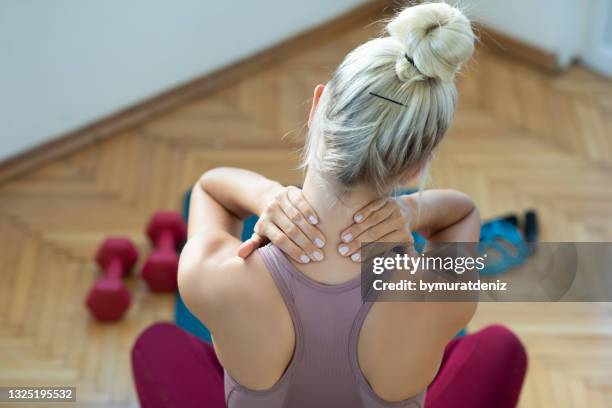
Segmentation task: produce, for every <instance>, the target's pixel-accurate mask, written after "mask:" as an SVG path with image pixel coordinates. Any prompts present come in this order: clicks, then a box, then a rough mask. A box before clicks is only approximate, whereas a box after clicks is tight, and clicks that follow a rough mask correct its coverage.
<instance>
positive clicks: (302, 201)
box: [287, 187, 319, 225]
mask: <svg viewBox="0 0 612 408" xmlns="http://www.w3.org/2000/svg"><path fill="white" fill-rule="evenodd" d="M287 197H288V198H289V201H290V202H291V204H293V205H294V206H295V208H297V210H298V211H299V212H300V213H302V215H303V216H304V218H305V219H307V220H308V223H309V224H311V225H316V224H318V223H319V217H318V215H317V213H316V212H315V210H314V209H313V208H312V207H311V206H310V204H309V203H308V201H307V200H306V197H304V194H302V190H300V189H299V188H296V187H289V188H288V190H287Z"/></svg>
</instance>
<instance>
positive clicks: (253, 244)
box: [236, 233, 265, 259]
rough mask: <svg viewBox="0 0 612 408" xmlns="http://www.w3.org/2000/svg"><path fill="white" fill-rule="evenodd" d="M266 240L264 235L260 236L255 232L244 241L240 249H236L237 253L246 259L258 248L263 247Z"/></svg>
mask: <svg viewBox="0 0 612 408" xmlns="http://www.w3.org/2000/svg"><path fill="white" fill-rule="evenodd" d="M264 242H265V240H264V238H263V237H261V236H259V235H258V234H256V233H253V235H252V236H251V238H249V239H247V240H246V241H244V242H243V243H242V244H240V246H239V247H238V249H237V250H236V255H237V256H239V257H240V258H242V259H246V258H247V257H248V256H249V255H251V253H253V251H255V250H256V249H257V248H259V247H261V246H262V245H263V244H264Z"/></svg>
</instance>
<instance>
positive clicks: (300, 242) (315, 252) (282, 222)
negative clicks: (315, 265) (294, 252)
mask: <svg viewBox="0 0 612 408" xmlns="http://www.w3.org/2000/svg"><path fill="white" fill-rule="evenodd" d="M272 221H273V223H274V224H275V225H276V226H277V227H278V228H279V229H280V230H281V231H282V232H283V233H285V235H287V237H288V238H289V239H290V240H291V241H293V243H295V244H296V245H297V246H298V247H299V248H301V249H302V250H303V251H304V252H305V253H306V255H308V257H309V258H310V259H311V260H313V261H321V260H323V253H322V252H321V251H320V250H319V248H317V247H316V246H315V245H314V243H313V242H312V241H311V240H310V239H309V238H308V237H307V236H306V235H305V234H304V233H303V232H302V230H301V229H300V227H298V226H297V225H296V224H295V223H294V222H293V221H292V220H290V219H289V217H287V215H286V214H285V213H284V212H282V213H281V214H278V213H277V214H275V215H274V218H273V220H272Z"/></svg>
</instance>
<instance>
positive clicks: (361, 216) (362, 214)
mask: <svg viewBox="0 0 612 408" xmlns="http://www.w3.org/2000/svg"><path fill="white" fill-rule="evenodd" d="M388 201H389V197H384V198H380V199H378V200H374V201H372V202H370V203H368V204H367V205H365V206H364V207H363V208H360V209H359V210H357V211H356V212H355V215H354V216H353V221H355V222H356V223H360V222H363V221H365V220H366V219H367V218H368V217H369V216H370V215H372V213H374V212H376V211H378V210H379V209H381V208H382V207H384V206H385V204H387V202H388Z"/></svg>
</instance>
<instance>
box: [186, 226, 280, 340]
mask: <svg viewBox="0 0 612 408" xmlns="http://www.w3.org/2000/svg"><path fill="white" fill-rule="evenodd" d="M224 239H225V238H224V237H222V236H216V237H215V236H210V235H208V237H207V238H206V242H203V240H202V239H199V237H197V236H194V237H192V238H191V239H190V240H189V242H188V243H187V244H186V245H185V248H184V249H183V252H182V253H181V260H180V263H179V271H178V285H179V293H180V294H181V297H182V299H183V301H184V302H185V305H186V306H187V307H188V308H189V310H190V311H191V312H192V313H193V314H194V315H195V316H196V317H197V318H198V319H200V320H201V321H202V322H203V323H205V324H206V325H207V326H208V327H209V328H210V329H211V331H213V332H214V331H215V329H219V330H223V329H224V328H225V327H226V326H227V325H228V324H232V322H233V321H236V320H244V318H245V317H250V318H259V317H260V315H262V314H265V313H269V312H270V311H271V310H270V309H271V308H273V307H275V306H277V305H278V299H279V298H280V295H279V294H278V291H277V289H276V285H275V283H274V281H273V279H272V277H271V275H270V273H269V271H268V269H267V268H266V266H265V264H264V263H263V260H262V258H261V256H260V254H259V253H258V251H255V252H254V253H253V254H251V256H249V257H248V258H247V259H242V258H240V257H238V256H236V255H235V254H234V251H235V250H234V249H232V250H231V251H228V250H226V248H224V246H223V240H224ZM203 246H205V247H206V248H203Z"/></svg>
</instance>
